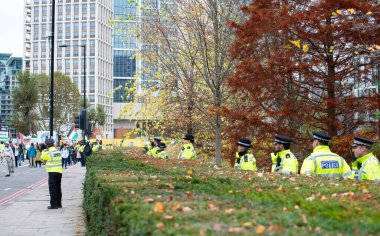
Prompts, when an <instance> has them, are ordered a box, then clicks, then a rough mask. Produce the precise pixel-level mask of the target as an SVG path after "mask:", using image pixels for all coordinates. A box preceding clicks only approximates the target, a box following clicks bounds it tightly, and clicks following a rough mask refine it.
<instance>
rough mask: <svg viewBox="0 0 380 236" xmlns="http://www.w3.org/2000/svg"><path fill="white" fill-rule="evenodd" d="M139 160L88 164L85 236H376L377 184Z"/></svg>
mask: <svg viewBox="0 0 380 236" xmlns="http://www.w3.org/2000/svg"><path fill="white" fill-rule="evenodd" d="M139 153H140V152H139V151H138V150H129V151H126V152H122V151H108V152H103V153H100V154H97V155H94V156H92V157H90V158H89V159H88V167H87V168H88V171H87V176H86V182H85V190H84V191H85V202H84V208H85V212H86V218H87V229H88V235H230V234H239V235H255V234H262V235H339V234H340V235H380V184H379V183H377V184H375V183H372V182H365V183H360V182H354V181H349V180H332V179H326V178H321V177H307V176H284V175H279V174H270V173H260V172H256V173H252V172H245V171H238V170H235V169H232V168H230V167H226V168H222V169H214V168H213V167H212V164H211V163H205V162H201V161H182V160H157V159H148V158H144V157H143V155H140V154H139ZM136 157H138V158H136Z"/></svg>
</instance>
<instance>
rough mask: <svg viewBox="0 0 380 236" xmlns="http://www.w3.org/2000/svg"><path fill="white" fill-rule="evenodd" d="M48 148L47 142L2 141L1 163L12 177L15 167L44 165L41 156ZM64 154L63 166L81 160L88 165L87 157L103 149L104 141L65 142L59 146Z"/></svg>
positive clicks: (82, 163) (0, 146)
mask: <svg viewBox="0 0 380 236" xmlns="http://www.w3.org/2000/svg"><path fill="white" fill-rule="evenodd" d="M47 149H48V148H47V146H46V143H36V144H34V143H31V144H30V146H26V145H25V144H24V143H15V144H13V143H12V142H4V141H1V142H0V158H1V163H2V164H3V165H5V166H6V168H7V170H8V174H7V175H5V176H6V177H10V176H11V173H14V171H15V167H19V166H23V165H28V166H29V167H30V168H37V167H42V165H43V160H42V159H41V156H42V155H43V153H44V151H46V150H47ZM57 149H58V150H59V151H60V154H61V156H62V167H64V168H65V169H67V167H68V166H70V165H75V164H76V163H78V162H80V163H81V166H83V167H84V166H86V158H87V157H88V156H90V155H91V153H92V152H93V151H94V152H96V151H98V150H101V149H102V141H101V140H100V141H98V140H97V141H96V142H93V143H92V144H90V142H88V141H84V140H81V141H78V142H76V143H72V144H67V143H64V144H62V145H60V146H59V147H58V146H57Z"/></svg>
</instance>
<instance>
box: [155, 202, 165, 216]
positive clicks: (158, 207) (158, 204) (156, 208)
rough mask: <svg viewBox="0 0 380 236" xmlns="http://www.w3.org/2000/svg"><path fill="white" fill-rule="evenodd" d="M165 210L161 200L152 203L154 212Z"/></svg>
mask: <svg viewBox="0 0 380 236" xmlns="http://www.w3.org/2000/svg"><path fill="white" fill-rule="evenodd" d="M165 211H166V209H165V205H164V204H163V203H162V202H157V203H156V204H155V205H154V212H156V213H164V212H165Z"/></svg>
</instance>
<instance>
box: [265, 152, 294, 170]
mask: <svg viewBox="0 0 380 236" xmlns="http://www.w3.org/2000/svg"><path fill="white" fill-rule="evenodd" d="M272 154H273V153H271V156H272V173H281V174H297V173H298V161H297V158H296V157H295V156H294V154H293V153H292V152H291V151H290V150H283V151H280V152H278V153H277V155H274V154H273V155H272ZM277 160H279V161H280V163H279V164H280V165H279V166H277Z"/></svg>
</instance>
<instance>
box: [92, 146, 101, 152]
mask: <svg viewBox="0 0 380 236" xmlns="http://www.w3.org/2000/svg"><path fill="white" fill-rule="evenodd" d="M92 151H93V152H97V151H99V144H96V145H94V146H93V147H92Z"/></svg>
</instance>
